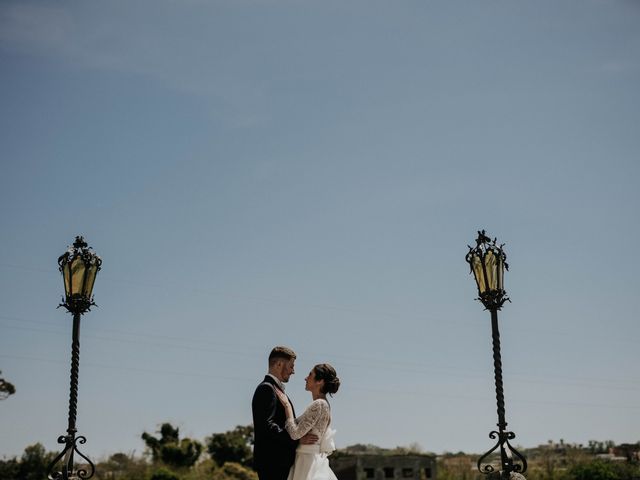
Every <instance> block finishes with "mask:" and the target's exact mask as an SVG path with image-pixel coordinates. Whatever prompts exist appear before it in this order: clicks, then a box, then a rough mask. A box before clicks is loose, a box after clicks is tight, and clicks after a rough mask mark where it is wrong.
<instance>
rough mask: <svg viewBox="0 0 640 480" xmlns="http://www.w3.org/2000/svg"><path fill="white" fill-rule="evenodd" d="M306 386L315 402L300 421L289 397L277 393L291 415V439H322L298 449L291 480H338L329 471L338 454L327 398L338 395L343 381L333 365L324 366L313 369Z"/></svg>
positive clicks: (290, 475) (286, 411) (286, 426)
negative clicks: (310, 435)
mask: <svg viewBox="0 0 640 480" xmlns="http://www.w3.org/2000/svg"><path fill="white" fill-rule="evenodd" d="M305 382H306V384H305V390H307V391H309V392H311V396H312V397H313V402H311V405H309V406H308V407H307V409H306V410H305V411H304V413H303V414H302V415H300V416H299V417H298V418H295V417H294V416H293V408H292V407H291V403H289V399H288V398H287V396H286V395H285V394H284V393H282V392H280V391H279V390H277V389H276V393H277V394H278V398H279V399H280V402H281V403H282V405H283V406H284V410H285V413H286V415H287V421H286V423H285V429H286V430H287V432H288V433H289V436H290V437H291V438H292V439H293V440H298V439H299V438H302V437H303V436H304V435H306V434H307V433H313V434H315V435H317V436H318V439H319V440H318V442H317V443H316V444H314V445H298V448H297V449H296V460H295V463H294V464H293V466H292V467H291V470H290V471H289V478H288V480H337V478H336V476H335V474H334V473H333V471H332V470H331V468H329V459H328V458H327V457H328V456H329V455H330V454H331V452H333V451H334V450H335V445H334V443H333V436H334V435H335V433H336V432H335V430H332V429H331V428H329V424H330V423H331V408H330V406H329V402H327V394H329V395H333V394H334V393H336V392H337V391H338V388H339V387H340V379H339V378H338V377H337V375H336V371H335V369H334V368H333V367H332V366H331V365H329V364H328V363H321V364H318V365H316V366H315V367H313V369H312V370H311V372H309V375H307V378H305Z"/></svg>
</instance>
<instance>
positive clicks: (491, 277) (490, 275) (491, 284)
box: [484, 250, 498, 291]
mask: <svg viewBox="0 0 640 480" xmlns="http://www.w3.org/2000/svg"><path fill="white" fill-rule="evenodd" d="M484 265H485V267H486V270H487V289H488V290H489V291H495V290H497V288H498V257H497V256H496V254H495V253H494V252H493V250H487V252H486V253H485V255H484Z"/></svg>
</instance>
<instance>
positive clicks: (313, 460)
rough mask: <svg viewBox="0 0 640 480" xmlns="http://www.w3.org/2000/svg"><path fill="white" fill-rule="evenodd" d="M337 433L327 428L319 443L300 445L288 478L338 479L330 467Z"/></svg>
mask: <svg viewBox="0 0 640 480" xmlns="http://www.w3.org/2000/svg"><path fill="white" fill-rule="evenodd" d="M335 433H336V431H335V430H332V429H330V428H327V429H326V431H325V434H324V435H323V438H322V439H321V441H320V443H319V444H315V445H299V446H298V448H297V449H296V461H295V463H294V464H293V466H292V467H291V470H289V478H288V479H287V480H337V477H336V475H335V473H333V470H331V468H330V467H329V455H331V453H332V452H333V450H335V444H334V442H333V437H334V435H335Z"/></svg>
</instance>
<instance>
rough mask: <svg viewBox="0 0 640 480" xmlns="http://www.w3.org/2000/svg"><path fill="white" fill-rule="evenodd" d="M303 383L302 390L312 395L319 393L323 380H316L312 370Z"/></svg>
mask: <svg viewBox="0 0 640 480" xmlns="http://www.w3.org/2000/svg"><path fill="white" fill-rule="evenodd" d="M304 381H305V385H304V389H305V390H307V391H309V392H312V393H313V392H320V391H321V390H322V387H323V385H324V380H316V374H315V373H313V370H311V371H310V372H309V375H307V378H305V379H304Z"/></svg>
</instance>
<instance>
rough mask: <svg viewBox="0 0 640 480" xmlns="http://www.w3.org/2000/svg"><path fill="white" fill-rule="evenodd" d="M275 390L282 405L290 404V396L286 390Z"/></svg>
mask: <svg viewBox="0 0 640 480" xmlns="http://www.w3.org/2000/svg"><path fill="white" fill-rule="evenodd" d="M275 391H276V395H277V396H278V399H279V400H280V403H282V405H284V406H285V407H287V406H288V405H290V403H289V398H288V397H287V396H286V395H285V394H284V392H282V391H280V390H278V389H277V388H276V389H275Z"/></svg>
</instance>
